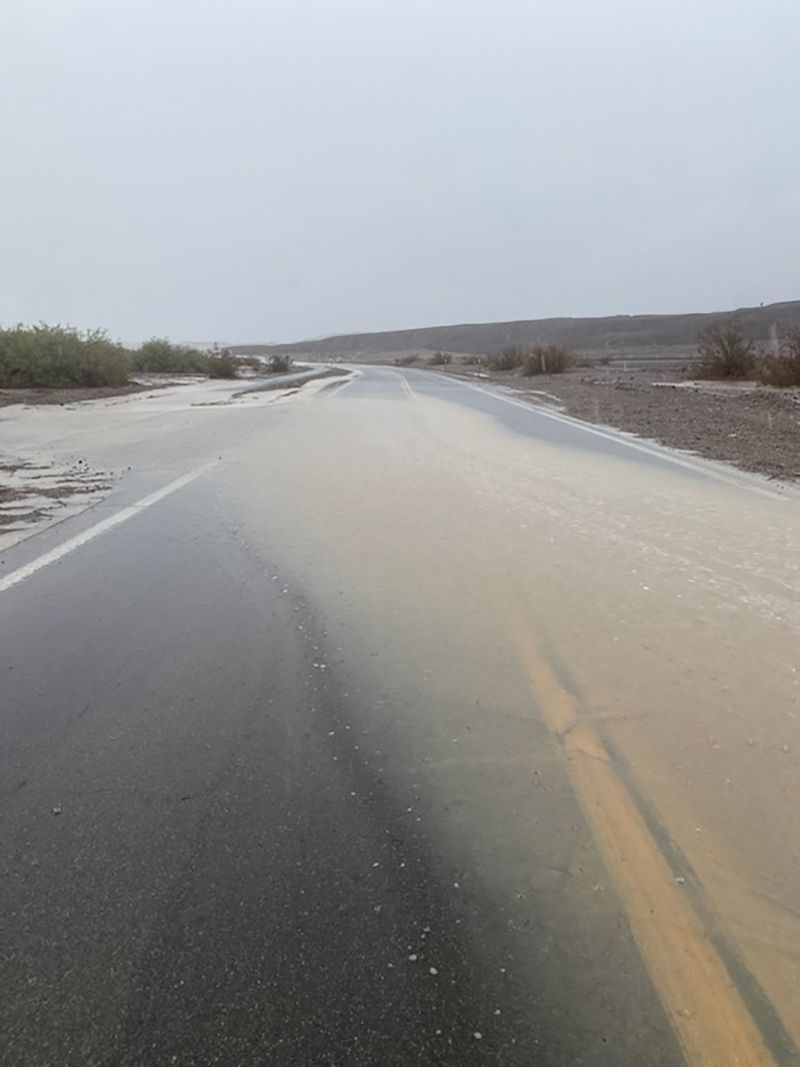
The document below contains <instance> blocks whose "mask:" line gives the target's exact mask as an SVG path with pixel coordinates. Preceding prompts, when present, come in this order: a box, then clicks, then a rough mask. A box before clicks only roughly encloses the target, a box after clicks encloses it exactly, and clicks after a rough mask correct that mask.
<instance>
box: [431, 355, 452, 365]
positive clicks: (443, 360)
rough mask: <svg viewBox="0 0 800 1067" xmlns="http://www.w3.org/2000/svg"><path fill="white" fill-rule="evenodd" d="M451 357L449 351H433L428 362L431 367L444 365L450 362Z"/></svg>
mask: <svg viewBox="0 0 800 1067" xmlns="http://www.w3.org/2000/svg"><path fill="white" fill-rule="evenodd" d="M452 362H453V357H452V356H451V355H450V353H449V352H434V353H433V355H432V356H431V358H430V359H429V360H428V363H430V365H431V366H432V367H444V366H445V365H446V364H447V363H452Z"/></svg>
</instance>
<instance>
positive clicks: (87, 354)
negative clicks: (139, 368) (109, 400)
mask: <svg viewBox="0 0 800 1067" xmlns="http://www.w3.org/2000/svg"><path fill="white" fill-rule="evenodd" d="M129 369H130V359H129V355H128V352H127V351H126V349H125V348H123V346H122V345H121V344H119V343H118V342H116V341H112V339H111V338H110V337H109V336H108V334H107V333H106V332H105V331H104V330H77V329H75V328H74V327H72V326H48V325H47V324H45V323H39V324H38V325H36V326H23V325H22V324H20V325H18V326H14V327H11V328H9V329H0V387H2V388H5V389H22V388H53V389H62V388H68V387H69V386H89V387H96V386H102V385H124V384H125V383H126V382H127V381H128V372H129Z"/></svg>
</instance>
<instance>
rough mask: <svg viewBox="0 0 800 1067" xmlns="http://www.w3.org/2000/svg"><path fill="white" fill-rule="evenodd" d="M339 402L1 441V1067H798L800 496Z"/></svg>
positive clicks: (461, 413)
mask: <svg viewBox="0 0 800 1067" xmlns="http://www.w3.org/2000/svg"><path fill="white" fill-rule="evenodd" d="M306 389H307V390H309V391H308V392H306V391H303V392H301V393H299V394H298V395H297V396H293V397H290V398H286V399H282V398H280V397H277V398H268V399H267V400H264V401H263V402H262V400H259V399H257V400H256V401H254V402H253V403H249V402H248V403H232V404H226V403H225V400H226V394H225V393H224V390H223V389H222V387H219V397H218V399H219V400H220V401H221V404H220V406H215V405H212V406H208V399H207V398H206V400H205V401H204V405H205V406H202V407H193V406H192V404H191V401H190V400H189V399H188V398H189V397H190V394H189V393H184V394H181V395H178V394H175V395H172V394H171V395H170V396H165V397H162V398H160V399H158V400H157V401H153V402H152V403H151V405H150V406H149V407H148V406H147V402H146V401H145V400H136V401H133V402H128V403H126V404H119V405H116V406H113V405H112V406H111V407H110V408H107V409H104V410H103V411H102V412H99V409H98V412H99V417H98V416H95V418H94V422H93V423H90V422H89V420H88V419H87V417H86V415H85V414H82V413H81V412H80V411H77V412H63V413H60V412H59V413H54V416H52V419H53V421H52V422H51V423H48V424H47V426H46V427H44V426H37V425H34V424H33V423H32V422H30V421H28V422H27V423H25V424H24V425H22V424H18V425H17V426H16V427H15V426H14V425H13V424H11V423H9V424H8V425H7V426H5V427H4V426H2V425H0V445H1V446H3V447H9V445H10V442H11V440H12V438H13V437H14V434H16V437H17V439H22V438H24V443H25V445H26V447H28V448H34V447H37V448H38V447H41V446H42V445H43V444H45V443H46V441H47V435H48V434H49V435H50V436H51V437H52V438H53V439H56V438H57V440H58V446H57V448H58V451H59V455H62V454H63V455H64V456H66V457H67V458H68V457H69V455H70V454H71V453H72V452H73V451H74V450H75V449H77V448H80V454H81V456H82V457H86V458H87V459H88V461H89V462H90V463H94V464H97V465H102V466H103V467H105V468H111V469H114V468H115V467H116V468H117V469H120V470H122V469H124V468H127V467H128V466H130V467H131V470H130V472H129V473H127V472H126V473H125V475H124V476H122V477H120V479H119V482H118V485H117V488H116V489H115V490H114V491H112V493H111V494H110V495H109V496H108V497H107V498H106V500H105V501H104V502H103V503H102V504H101V505H98V506H96V507H95V508H93V509H90V510H89V511H86V512H84V513H83V514H82V515H80V516H77V517H74V518H71V519H69V520H68V521H67V522H65V523H62V524H61V526H60V527H54V528H51V529H49V530H45V531H44V532H43V533H41V534H39V535H37V537H35V538H30V539H28V540H25V541H22V542H20V543H19V544H17V545H16V546H14V547H12V548H9V549H8V550H7V551H6V552H5V553H4V554H3V556H2V560H3V562H2V571H0V656H1V657H2V662H0V669H2V671H3V675H2V676H3V678H4V680H5V681H4V688H3V696H2V702H3V710H2V714H3V725H4V736H5V738H6V744H5V745H4V749H3V755H2V762H1V763H0V768H1V769H2V776H3V784H2V791H3V795H4V800H3V812H4V816H5V818H4V823H5V830H4V834H5V842H6V847H5V849H4V860H3V863H4V875H5V877H4V887H5V888H4V900H3V920H4V924H5V926H4V931H3V940H4V945H5V946H6V950H5V952H4V955H3V957H2V962H0V977H2V980H3V986H4V989H7V990H11V991H12V992H11V995H10V996H7V997H4V1003H3V1007H2V1008H0V1012H2V1023H3V1035H4V1036H3V1038H2V1039H0V1042H4V1043H5V1046H4V1055H3V1062H4V1063H9V1064H17V1063H18V1064H23V1063H54V1064H55V1063H59V1064H61V1063H76V1064H77V1063H81V1064H83V1063H102V1064H105V1063H109V1064H110V1063H126V1064H127V1063H130V1064H142V1063H148V1064H149V1063H154V1064H155V1063H179V1064H184V1063H185V1064H194V1063H206V1062H209V1063H210V1062H219V1063H237V1064H250V1063H253V1064H255V1063H270V1064H272V1063H274V1064H281V1065H282V1064H339V1063H342V1062H347V1063H353V1064H377V1063H381V1064H392V1063H398V1064H406V1063H408V1064H410V1063H419V1062H432V1063H441V1064H448V1065H449V1064H453V1065H455V1064H468V1063H487V1064H488V1063H492V1064H510V1065H516V1064H523V1063H524V1064H530V1063H542V1064H554V1065H557V1064H587V1065H595V1064H597V1065H605V1064H608V1065H609V1067H611V1065H618V1064H631V1065H634V1064H636V1065H639V1064H642V1063H647V1064H664V1065H673V1064H674V1065H678V1064H682V1063H687V1064H690V1065H700V1064H702V1065H715V1067H716V1065H719V1067H728V1065H732V1064H742V1065H756V1064H758V1065H780V1067H783V1065H784V1064H792V1063H796V1062H800V1058H798V1053H797V1043H798V1041H800V1000H799V999H798V998H799V995H798V992H797V990H798V988H800V986H798V981H797V979H798V952H799V951H800V931H799V930H798V908H797V901H798V900H800V862H799V861H800V844H798V842H800V827H799V826H798V825H797V824H798V822H799V821H800V815H798V811H797V806H796V803H795V799H796V795H797V781H798V770H799V769H800V768H799V767H798V754H799V753H800V721H799V717H800V700H799V699H798V697H799V696H800V675H799V674H798V668H799V667H800V652H798V650H799V649H800V639H799V638H800V553H798V547H797V546H798V545H800V503H799V502H798V498H797V496H796V495H794V494H793V493H791V492H788V491H786V492H782V491H781V490H779V489H778V488H777V487H772V486H770V485H769V484H768V483H766V482H763V481H758V480H756V479H751V478H749V477H745V476H739V475H738V474H736V473H735V472H733V471H728V470H726V469H723V468H720V467H715V466H712V465H708V464H701V463H699V462H697V463H696V462H694V461H693V460H691V459H690V458H687V457H673V456H672V455H671V454H670V453H668V452H666V451H664V450H661V449H656V448H650V447H649V446H647V445H645V444H640V443H637V442H630V441H628V440H626V439H625V438H622V437H619V436H616V435H614V434H612V433H610V432H609V433H607V434H606V433H605V432H603V431H598V430H597V428H594V427H582V426H581V425H580V424H577V423H574V422H573V421H572V420H568V419H562V418H560V417H558V416H557V414H555V413H553V412H552V411H546V412H537V411H534V410H531V409H530V408H528V407H527V406H526V405H520V404H519V403H518V402H516V401H514V400H513V398H505V397H497V396H495V395H492V394H489V393H487V392H482V391H480V390H476V389H474V388H470V387H468V386H466V385H462V384H460V383H458V382H456V381H453V380H447V381H445V380H444V379H442V378H438V377H436V376H434V375H428V374H425V373H422V372H403V373H399V372H397V371H394V370H389V369H369V370H365V371H364V372H363V373H362V374H360V375H359V376H358V377H356V378H355V379H354V380H352V381H350V382H346V383H344V384H338V383H334V384H333V385H329V384H328V385H326V386H325V387H321V386H320V387H317V386H314V387H313V388H312V387H306ZM177 483H180V484H179V485H178V484H177ZM171 486H177V487H176V488H174V489H171V488H170V487H171ZM165 487H166V488H167V489H169V492H167V493H165V492H163V490H164V488H165ZM159 493H161V494H162V495H160V496H159ZM125 509H128V512H129V513H128V512H126V513H125V516H124V518H121V519H119V521H117V522H115V523H114V524H112V525H111V526H108V527H106V528H103V529H102V530H101V531H100V532H99V533H97V531H96V527H97V526H98V524H99V523H100V522H103V521H107V520H108V519H109V518H111V517H113V516H115V515H116V516H120V515H122V513H123V511H124V510H125ZM92 531H95V532H94V533H93V532H92ZM70 538H71V539H73V541H74V546H73V547H69V546H68V547H69V550H68V551H62V554H61V555H58V554H57V553H58V550H59V546H62V549H63V546H64V545H66V544H67V541H69V539H70ZM47 553H56V556H54V558H53V560H52V562H45V563H44V565H40V563H41V560H42V559H44V557H45V556H46V554H47ZM13 575H17V580H15V581H13V582H10V580H9V576H13ZM3 583H4V584H3Z"/></svg>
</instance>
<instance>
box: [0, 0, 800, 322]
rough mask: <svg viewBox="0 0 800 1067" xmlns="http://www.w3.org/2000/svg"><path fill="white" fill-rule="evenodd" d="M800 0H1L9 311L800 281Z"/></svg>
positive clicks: (648, 295)
mask: <svg viewBox="0 0 800 1067" xmlns="http://www.w3.org/2000/svg"><path fill="white" fill-rule="evenodd" d="M799 42H800V3H798V0H653V2H643V0H113V2H110V0H4V2H3V3H2V6H1V7H0V49H2V52H1V53H0V54H1V55H2V61H1V62H0V100H2V106H1V109H0V146H1V148H0V151H1V152H2V167H0V205H2V206H0V321H2V322H3V323H5V324H8V323H9V322H15V321H20V320H21V321H26V322H27V321H35V320H39V319H44V320H46V321H62V322H70V323H73V324H75V325H79V326H95V325H103V326H106V327H108V329H109V330H110V331H111V332H112V333H113V334H114V335H115V336H118V337H121V338H123V339H124V340H126V341H137V340H140V339H142V338H145V337H147V336H150V335H151V334H167V335H169V336H171V337H173V338H175V339H180V340H190V339H191V340H213V339H218V340H220V341H235V340H242V341H249V340H277V341H283V340H292V339H299V338H305V337H310V336H318V335H321V334H327V333H338V332H347V331H355V330H367V329H384V328H386V329H391V328H398V327H404V326H418V325H433V324H437V323H451V322H463V321H487V320H492V319H513V318H538V317H543V316H550V315H599V314H613V313H620V312H656V311H661V312H668V311H684V310H711V309H718V308H729V307H736V306H741V305H747V304H757V303H759V302H761V301H764V302H771V301H774V300H788V299H795V298H800V263H799V262H798V249H799V248H800V240H799V239H800V136H799V135H798V134H799V132H800V131H799V130H798V105H800V63H798V61H797V54H798V52H797V50H798V43H799Z"/></svg>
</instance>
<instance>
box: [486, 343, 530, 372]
mask: <svg viewBox="0 0 800 1067" xmlns="http://www.w3.org/2000/svg"><path fill="white" fill-rule="evenodd" d="M527 358H528V349H527V348H522V347H521V346H520V345H506V347H505V348H504V349H503V350H502V352H497V353H496V354H495V355H493V356H487V357H486V364H487V366H488V367H490V368H491V369H492V370H501V371H502V370H516V369H517V367H521V366H522V364H523V363H524V362H525V360H526V359H527Z"/></svg>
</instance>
